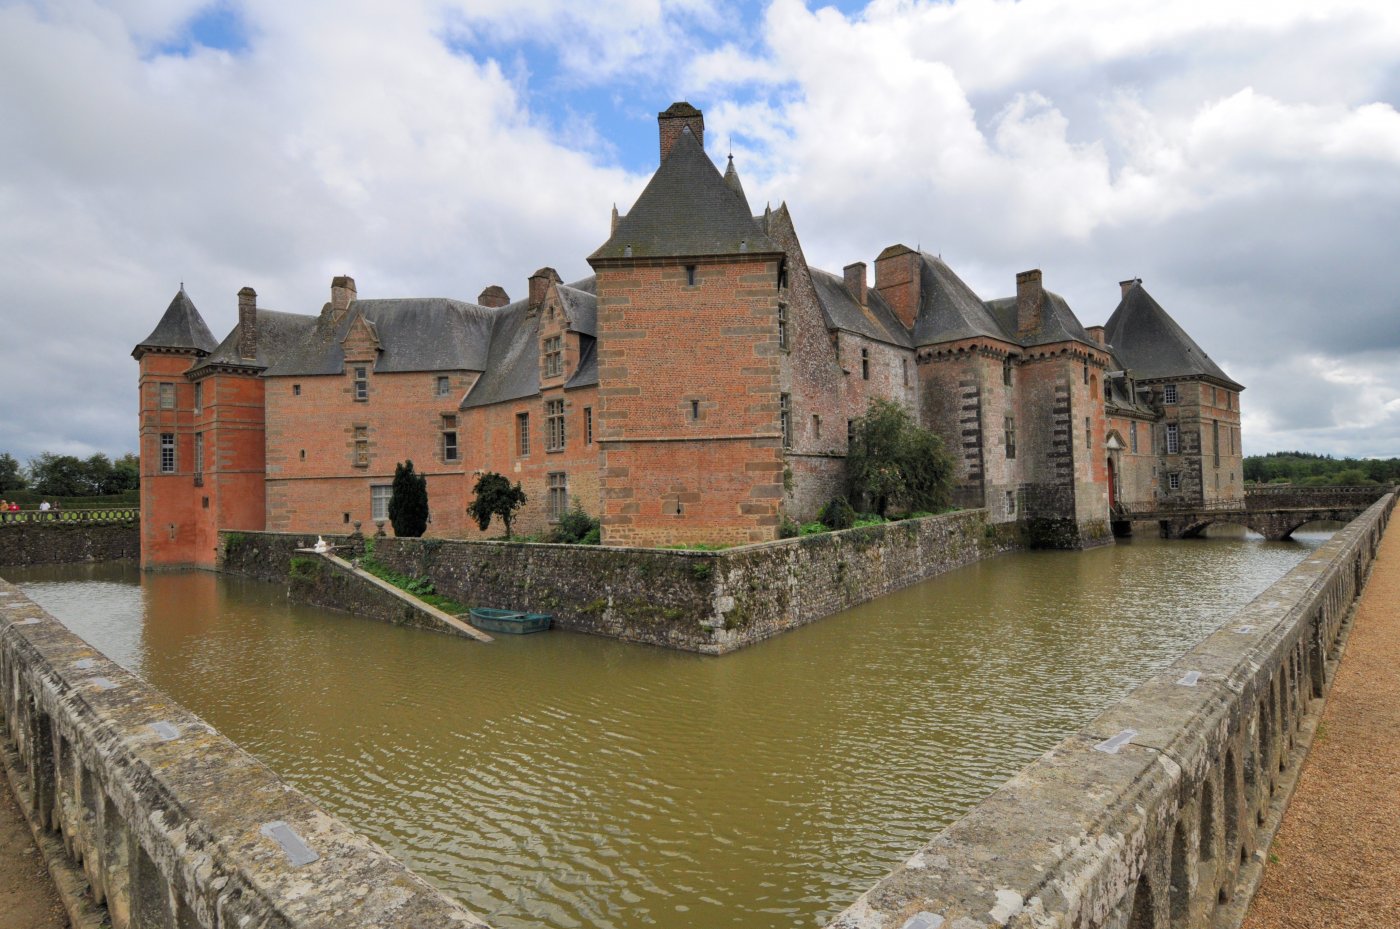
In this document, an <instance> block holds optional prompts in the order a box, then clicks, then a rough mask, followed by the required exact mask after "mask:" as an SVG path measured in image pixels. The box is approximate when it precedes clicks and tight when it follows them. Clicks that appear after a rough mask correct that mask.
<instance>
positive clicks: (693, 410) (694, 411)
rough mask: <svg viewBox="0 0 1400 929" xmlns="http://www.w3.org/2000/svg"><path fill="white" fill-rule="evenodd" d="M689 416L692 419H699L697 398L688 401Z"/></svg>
mask: <svg viewBox="0 0 1400 929" xmlns="http://www.w3.org/2000/svg"><path fill="white" fill-rule="evenodd" d="M690 418H691V419H693V420H694V419H699V418H700V401H699V400H692V401H690Z"/></svg>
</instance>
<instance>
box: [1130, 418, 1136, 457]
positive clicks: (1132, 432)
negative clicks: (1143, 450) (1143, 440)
mask: <svg viewBox="0 0 1400 929" xmlns="http://www.w3.org/2000/svg"><path fill="white" fill-rule="evenodd" d="M1137 427H1138V424H1137V423H1136V422H1135V423H1133V425H1132V428H1131V430H1130V431H1129V432H1128V442H1129V447H1130V448H1132V450H1133V454H1134V455H1136V454H1137V453H1138V437H1137Z"/></svg>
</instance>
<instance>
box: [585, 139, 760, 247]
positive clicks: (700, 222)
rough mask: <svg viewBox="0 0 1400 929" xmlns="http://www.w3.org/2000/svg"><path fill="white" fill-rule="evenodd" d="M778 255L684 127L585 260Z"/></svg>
mask: <svg viewBox="0 0 1400 929" xmlns="http://www.w3.org/2000/svg"><path fill="white" fill-rule="evenodd" d="M629 248H630V252H629V251H628V249H629ZM781 252H782V249H780V248H779V247H778V246H777V245H775V244H774V243H773V240H772V239H770V238H768V236H767V235H765V234H764V232H763V231H762V230H761V229H760V228H759V227H758V226H757V225H755V224H754V221H753V216H752V214H751V213H750V212H749V204H748V201H747V200H746V199H745V198H744V196H743V193H742V190H741V191H740V192H738V193H736V192H735V190H734V189H733V188H732V187H730V186H729V185H728V184H727V183H726V182H725V180H724V178H723V177H722V176H721V175H720V173H719V169H718V168H716V167H715V165H714V162H712V161H710V159H709V156H707V155H706V154H705V150H704V149H703V148H701V147H700V142H699V140H698V139H696V138H695V134H694V133H692V132H691V131H690V130H689V129H688V128H687V129H685V130H683V131H682V132H681V134H680V138H679V139H678V140H677V141H676V143H675V144H674V145H673V146H672V147H671V151H670V154H668V155H667V156H666V160H665V161H663V162H661V167H659V168H657V169H656V173H655V174H653V175H652V177H651V181H649V182H648V183H647V186H646V189H645V190H643V191H642V194H641V196H640V197H638V198H637V202H636V203H634V204H633V205H632V210H631V212H629V213H628V214H627V215H626V216H623V217H622V218H621V219H619V220H618V224H617V228H616V229H615V230H614V231H613V234H612V237H611V238H609V239H608V241H607V242H605V243H603V245H602V246H601V247H600V248H599V249H598V250H597V251H595V252H594V253H593V254H592V255H590V256H589V261H597V260H605V259H609V258H628V257H632V258H677V257H690V256H697V257H698V256H704V255H738V254H743V253H748V254H775V253H781Z"/></svg>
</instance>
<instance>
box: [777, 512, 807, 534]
mask: <svg viewBox="0 0 1400 929" xmlns="http://www.w3.org/2000/svg"><path fill="white" fill-rule="evenodd" d="M801 531H802V527H801V526H799V525H798V524H797V523H795V522H793V520H792V518H791V517H789V516H787V515H784V516H783V521H782V522H781V523H779V524H778V538H780V539H791V538H792V537H794V536H796V535H797V534H798V533H799V532H801Z"/></svg>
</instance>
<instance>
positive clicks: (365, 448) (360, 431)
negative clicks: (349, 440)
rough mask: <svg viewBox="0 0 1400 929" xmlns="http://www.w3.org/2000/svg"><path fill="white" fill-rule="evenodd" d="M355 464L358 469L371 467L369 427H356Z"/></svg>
mask: <svg viewBox="0 0 1400 929" xmlns="http://www.w3.org/2000/svg"><path fill="white" fill-rule="evenodd" d="M353 464H354V465H355V467H357V468H368V467H369V427H368V426H356V427H355V459H354V462H353Z"/></svg>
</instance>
